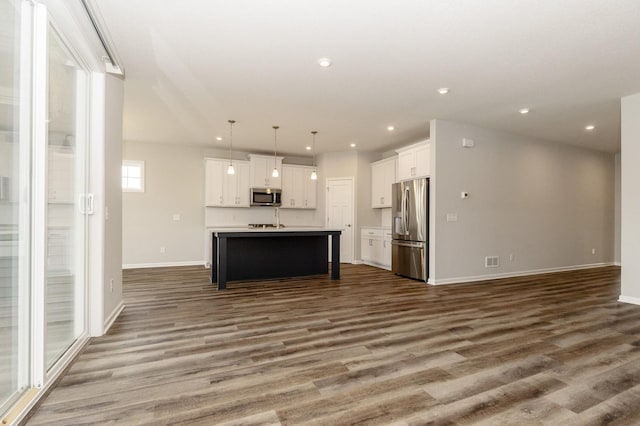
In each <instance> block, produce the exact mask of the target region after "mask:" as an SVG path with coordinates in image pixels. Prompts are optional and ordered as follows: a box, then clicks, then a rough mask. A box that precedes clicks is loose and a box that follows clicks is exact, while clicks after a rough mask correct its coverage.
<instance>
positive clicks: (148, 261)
mask: <svg viewBox="0 0 640 426" xmlns="http://www.w3.org/2000/svg"><path fill="white" fill-rule="evenodd" d="M228 154H229V153H228V151H226V150H219V149H214V148H212V149H209V148H205V147H201V146H193V145H178V144H155V143H140V142H130V141H127V142H125V143H124V150H123V155H122V159H125V160H142V161H144V162H145V192H144V193H135V192H125V193H123V194H122V197H123V199H122V211H123V223H122V235H123V250H122V258H121V259H122V262H121V264H122V265H125V267H135V266H153V265H157V266H160V265H180V264H202V263H204V261H205V244H206V234H205V231H204V229H205V226H246V224H247V223H267V222H273V221H274V218H273V209H272V208H267V207H258V208H255V207H252V208H211V207H208V208H206V209H205V208H204V176H205V172H204V159H205V158H206V157H219V158H228ZM233 157H234V159H239V160H246V159H247V153H245V152H238V151H234V156H233ZM284 162H285V163H289V164H307V165H308V164H311V158H305V157H286V158H285V160H284ZM318 172H319V175H320V179H319V180H318V194H320V193H321V192H322V191H321V188H320V187H321V186H322V184H321V183H320V182H323V180H322V179H323V178H322V171H321V169H320V168H319V169H318ZM322 208H323V210H320V208H318V209H317V210H297V209H281V211H280V218H281V223H283V224H286V225H290V226H293V225H319V226H321V225H322V216H324V206H322ZM175 214H179V215H180V220H179V221H175V220H173V215H175ZM318 215H321V216H318ZM160 247H164V248H165V252H164V253H161V252H160Z"/></svg>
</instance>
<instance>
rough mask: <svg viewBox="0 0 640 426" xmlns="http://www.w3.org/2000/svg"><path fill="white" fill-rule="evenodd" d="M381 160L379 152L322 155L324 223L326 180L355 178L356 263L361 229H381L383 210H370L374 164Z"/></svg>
mask: <svg viewBox="0 0 640 426" xmlns="http://www.w3.org/2000/svg"><path fill="white" fill-rule="evenodd" d="M379 159H380V154H379V153H369V152H359V151H343V152H330V153H325V154H322V155H320V156H319V158H318V165H319V170H318V171H319V176H318V181H319V182H322V185H321V186H322V188H320V187H318V209H317V212H318V214H319V215H321V217H322V219H321V221H324V220H325V219H326V217H325V211H326V182H327V181H326V180H327V178H341V177H353V178H354V198H355V200H354V208H355V223H354V224H353V228H352V229H353V247H354V253H353V260H354V261H357V260H359V259H360V228H361V227H362V226H379V225H380V209H372V208H371V163H372V162H374V161H377V160H379Z"/></svg>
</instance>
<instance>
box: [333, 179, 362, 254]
mask: <svg viewBox="0 0 640 426" xmlns="http://www.w3.org/2000/svg"><path fill="white" fill-rule="evenodd" d="M353 181H354V179H353V178H352V177H347V178H328V179H327V203H326V204H327V208H326V214H327V220H326V224H327V228H329V229H340V230H341V231H342V234H341V235H340V262H341V263H352V262H353V258H354V255H353V247H354V241H353V228H354V227H355V224H354V218H355V211H354V189H353V188H354V184H353ZM329 258H331V257H329Z"/></svg>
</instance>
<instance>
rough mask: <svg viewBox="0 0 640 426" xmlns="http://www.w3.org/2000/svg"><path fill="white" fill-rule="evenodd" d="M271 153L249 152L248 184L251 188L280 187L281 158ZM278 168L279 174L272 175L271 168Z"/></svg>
mask: <svg viewBox="0 0 640 426" xmlns="http://www.w3.org/2000/svg"><path fill="white" fill-rule="evenodd" d="M283 158H284V157H274V156H272V155H257V154H249V160H250V163H251V177H250V186H251V187H252V188H276V189H280V188H282V159H283ZM274 167H275V168H277V169H278V173H279V174H280V176H278V177H277V178H274V177H273V176H272V173H273V168H274Z"/></svg>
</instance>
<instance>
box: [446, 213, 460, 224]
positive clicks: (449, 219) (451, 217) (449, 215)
mask: <svg viewBox="0 0 640 426" xmlns="http://www.w3.org/2000/svg"><path fill="white" fill-rule="evenodd" d="M457 221H458V213H447V222H457Z"/></svg>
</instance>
